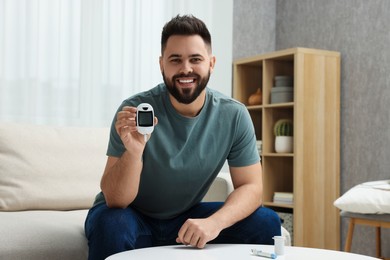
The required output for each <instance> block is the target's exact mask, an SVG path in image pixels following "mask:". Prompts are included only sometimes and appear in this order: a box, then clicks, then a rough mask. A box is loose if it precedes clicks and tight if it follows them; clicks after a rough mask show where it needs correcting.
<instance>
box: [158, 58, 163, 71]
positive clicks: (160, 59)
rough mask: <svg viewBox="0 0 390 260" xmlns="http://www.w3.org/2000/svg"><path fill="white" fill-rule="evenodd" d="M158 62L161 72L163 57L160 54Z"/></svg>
mask: <svg viewBox="0 0 390 260" xmlns="http://www.w3.org/2000/svg"><path fill="white" fill-rule="evenodd" d="M158 62H159V63H160V71H161V72H163V58H162V56H160V58H159V61H158Z"/></svg>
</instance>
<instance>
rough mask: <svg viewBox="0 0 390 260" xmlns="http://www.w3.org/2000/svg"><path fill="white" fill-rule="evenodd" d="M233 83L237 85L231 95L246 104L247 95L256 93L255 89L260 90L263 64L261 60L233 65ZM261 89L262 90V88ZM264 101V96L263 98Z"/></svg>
mask: <svg viewBox="0 0 390 260" xmlns="http://www.w3.org/2000/svg"><path fill="white" fill-rule="evenodd" d="M233 69H234V75H235V77H234V85H235V86H239V87H237V88H234V89H233V96H234V98H235V99H237V100H238V101H240V102H241V103H243V104H245V105H248V99H249V97H250V96H251V95H252V94H254V93H256V91H257V89H258V88H260V89H261V90H262V84H263V66H262V62H252V63H244V64H240V63H238V64H235V65H234V68H233ZM262 91H263V90H262ZM263 102H264V98H263Z"/></svg>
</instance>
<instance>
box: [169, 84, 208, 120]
mask: <svg viewBox="0 0 390 260" xmlns="http://www.w3.org/2000/svg"><path fill="white" fill-rule="evenodd" d="M169 100H170V101H171V104H172V106H173V107H174V108H175V110H176V111H177V112H178V113H179V114H180V115H182V116H185V117H195V116H197V115H198V114H199V113H200V111H201V110H202V107H203V105H204V103H205V100H206V89H204V90H203V91H202V93H200V95H199V96H198V97H197V98H196V99H195V100H194V101H193V102H192V103H191V104H183V103H180V102H178V101H177V100H176V99H175V98H174V97H173V96H172V95H171V94H169Z"/></svg>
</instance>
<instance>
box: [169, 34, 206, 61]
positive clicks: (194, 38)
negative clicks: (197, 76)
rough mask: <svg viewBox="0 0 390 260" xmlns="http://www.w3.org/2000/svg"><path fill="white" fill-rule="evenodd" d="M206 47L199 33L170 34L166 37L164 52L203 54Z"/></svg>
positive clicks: (171, 53) (172, 53)
mask: <svg viewBox="0 0 390 260" xmlns="http://www.w3.org/2000/svg"><path fill="white" fill-rule="evenodd" d="M207 53H208V48H207V46H206V44H205V42H204V41H203V39H202V37H200V36H199V35H172V36H171V37H169V38H168V41H167V44H166V46H165V50H164V54H165V55H168V56H171V55H185V56H192V55H205V54H207Z"/></svg>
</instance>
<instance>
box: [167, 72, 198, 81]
mask: <svg viewBox="0 0 390 260" xmlns="http://www.w3.org/2000/svg"><path fill="white" fill-rule="evenodd" d="M178 78H196V79H200V75H199V74H196V73H188V74H184V73H180V74H176V75H174V76H173V77H172V81H176V80H177V79H178Z"/></svg>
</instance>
